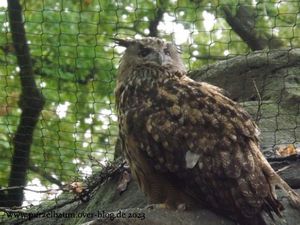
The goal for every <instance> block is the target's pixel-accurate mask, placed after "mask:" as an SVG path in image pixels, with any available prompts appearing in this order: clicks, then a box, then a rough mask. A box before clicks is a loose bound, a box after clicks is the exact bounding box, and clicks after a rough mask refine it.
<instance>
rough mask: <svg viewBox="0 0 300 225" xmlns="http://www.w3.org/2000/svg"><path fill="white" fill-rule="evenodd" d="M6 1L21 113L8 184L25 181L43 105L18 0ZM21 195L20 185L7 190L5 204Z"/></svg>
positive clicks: (17, 201)
mask: <svg viewBox="0 0 300 225" xmlns="http://www.w3.org/2000/svg"><path fill="white" fill-rule="evenodd" d="M7 2H8V14H9V23H10V30H11V33H12V39H13V43H14V48H15V52H16V56H17V61H18V65H19V68H20V81H21V87H22V94H21V96H20V108H21V110H22V114H21V118H20V122H19V125H18V128H17V131H16V133H15V136H14V140H13V146H14V154H13V159H12V164H11V172H10V177H9V186H10V187H11V186H25V185H26V175H27V169H28V166H29V156H30V146H31V144H32V139H33V131H34V128H35V126H36V124H37V122H38V118H39V114H40V112H41V110H42V109H43V106H44V98H43V96H42V94H41V93H40V92H39V90H38V88H37V86H36V83H35V80H34V73H33V69H32V61H31V57H30V52H29V46H28V44H27V39H26V35H25V28H24V23H23V19H22V8H21V5H20V3H19V1H18V0H8V1H7ZM23 197H24V195H23V190H22V189H17V190H11V191H9V192H8V201H7V202H6V204H5V206H19V205H21V204H22V201H23Z"/></svg>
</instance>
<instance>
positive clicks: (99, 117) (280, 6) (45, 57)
mask: <svg viewBox="0 0 300 225" xmlns="http://www.w3.org/2000/svg"><path fill="white" fill-rule="evenodd" d="M221 2H222V3H221ZM22 3H23V4H22V5H23V10H24V18H25V28H26V32H27V39H28V41H29V43H30V50H31V55H32V59H33V63H34V71H35V73H36V82H37V84H38V86H39V87H40V89H41V91H42V93H43V95H44V96H45V98H46V100H47V102H46V105H45V107H44V110H43V112H42V115H41V117H40V122H39V125H38V127H37V128H36V130H35V134H34V142H33V145H32V152H31V163H32V164H34V165H36V166H38V167H40V168H42V169H43V170H45V172H47V173H49V174H51V175H55V176H56V177H57V178H58V179H59V180H61V181H64V182H69V181H71V180H75V179H79V178H82V177H83V175H84V172H83V171H84V168H86V167H92V168H93V169H94V165H92V164H93V163H92V161H91V158H95V159H97V160H99V161H101V160H102V159H103V158H106V159H108V160H111V159H112V158H113V151H114V144H115V141H116V137H117V123H116V116H115V109H114V94H113V90H114V86H115V73H116V69H117V66H116V65H117V64H118V61H119V53H120V49H119V48H116V47H115V45H114V43H113V42H112V41H111V39H110V38H112V37H122V38H125V37H138V36H145V35H147V34H148V33H149V23H150V21H153V20H155V19H156V16H157V13H158V8H160V9H161V10H163V11H164V14H163V15H164V16H163V19H162V21H161V22H160V24H159V26H158V30H159V34H160V36H161V37H163V38H165V39H167V40H171V38H172V39H175V43H181V44H182V50H183V58H184V59H185V62H186V64H187V66H188V68H189V69H196V68H198V67H200V66H202V65H205V64H208V63H214V62H215V61H216V60H215V59H214V58H212V57H210V56H222V57H225V56H226V55H228V56H235V55H239V54H247V52H249V48H248V47H247V45H246V44H245V43H244V42H243V41H242V39H241V38H240V37H239V36H237V35H236V33H235V32H234V31H233V30H232V28H231V27H230V26H229V25H228V24H227V23H226V21H225V19H224V15H223V13H222V6H223V5H225V4H226V5H229V6H230V8H231V10H232V13H233V15H235V13H236V10H237V7H238V5H240V4H246V5H248V6H250V7H252V8H254V10H255V12H256V28H257V29H258V30H259V31H260V32H261V33H265V32H267V33H269V34H271V35H274V36H276V37H279V38H280V39H281V40H282V41H283V42H284V45H285V47H294V46H299V42H300V40H299V37H300V33H299V32H300V29H299V24H297V14H299V3H298V2H297V1H291V2H289V1H284V2H282V1H273V0H272V1H271V0H269V1H262V0H261V1H259V0H256V1H232V0H228V1H206V0H205V1H197V0H194V1H192V0H181V1H174V0H169V1H154V0H143V1H142V0H138V1H133V0H125V1H117V0H111V1H106V0H81V1H77V0H73V1H71V0H68V1H67V0H60V1H58V0H57V1H53V0H43V1H33V0H26V1H23V2H22ZM209 18H211V19H210V20H209ZM7 20H8V18H7V11H6V9H5V8H0V30H1V34H0V47H1V50H0V52H1V53H0V96H1V97H0V104H1V105H0V157H1V163H0V186H6V185H7V177H8V174H9V167H10V159H11V156H12V154H13V147H12V144H11V143H12V138H13V134H14V132H15V130H16V127H17V124H18V119H19V115H20V110H19V108H18V96H19V94H20V91H21V89H20V84H19V79H18V68H17V62H16V59H15V55H14V49H13V47H12V40H11V34H10V33H9V28H8V23H7ZM172 26H173V27H175V29H171V28H172ZM185 34H187V35H186V36H187V38H184V35H185ZM201 56H202V58H201ZM203 56H207V58H206V59H204V58H205V57H203ZM197 57H199V58H200V59H197ZM59 109H60V111H61V112H60V113H59ZM96 169H97V168H96ZM34 177H36V174H34V173H32V174H30V179H33V178H34ZM40 178H41V177H40ZM42 182H43V184H46V185H47V184H48V183H47V181H46V180H45V179H42Z"/></svg>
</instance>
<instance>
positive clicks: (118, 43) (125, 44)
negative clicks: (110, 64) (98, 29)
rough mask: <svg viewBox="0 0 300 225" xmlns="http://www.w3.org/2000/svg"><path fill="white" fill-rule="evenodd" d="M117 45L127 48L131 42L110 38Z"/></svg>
mask: <svg viewBox="0 0 300 225" xmlns="http://www.w3.org/2000/svg"><path fill="white" fill-rule="evenodd" d="M111 39H112V40H113V41H114V42H115V43H116V44H117V45H120V46H123V47H126V48H127V47H128V46H129V45H130V44H131V43H132V41H131V40H124V39H119V38H111Z"/></svg>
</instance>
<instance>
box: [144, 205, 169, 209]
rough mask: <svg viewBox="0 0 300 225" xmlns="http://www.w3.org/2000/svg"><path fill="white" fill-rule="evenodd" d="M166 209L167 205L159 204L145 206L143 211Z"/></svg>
mask: <svg viewBox="0 0 300 225" xmlns="http://www.w3.org/2000/svg"><path fill="white" fill-rule="evenodd" d="M166 208H167V205H166V204H165V203H159V204H150V205H147V206H146V207H145V209H151V210H153V209H166Z"/></svg>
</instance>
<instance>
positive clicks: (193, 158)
mask: <svg viewBox="0 0 300 225" xmlns="http://www.w3.org/2000/svg"><path fill="white" fill-rule="evenodd" d="M199 158H200V155H199V154H196V153H193V152H191V151H187V153H186V154H185V163H186V168H188V169H192V168H194V166H195V165H196V164H197V162H198V160H199Z"/></svg>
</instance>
